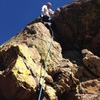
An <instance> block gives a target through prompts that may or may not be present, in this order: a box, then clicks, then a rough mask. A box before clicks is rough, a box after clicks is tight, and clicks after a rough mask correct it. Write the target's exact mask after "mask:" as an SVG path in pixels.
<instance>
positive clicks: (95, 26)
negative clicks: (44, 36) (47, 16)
mask: <svg viewBox="0 0 100 100" xmlns="http://www.w3.org/2000/svg"><path fill="white" fill-rule="evenodd" d="M99 6H100V1H99V0H76V2H73V3H71V4H69V5H65V6H63V7H61V9H60V10H58V11H57V12H56V13H55V16H54V18H53V19H54V22H55V24H56V29H57V31H58V33H59V37H58V38H59V41H60V40H61V41H60V42H61V45H62V47H63V48H64V49H65V50H68V49H72V48H73V47H74V48H75V47H76V48H77V49H83V48H87V49H89V50H92V52H93V53H95V54H98V56H100V52H99V51H100V40H99V39H100V15H99V13H100V8H99Z"/></svg>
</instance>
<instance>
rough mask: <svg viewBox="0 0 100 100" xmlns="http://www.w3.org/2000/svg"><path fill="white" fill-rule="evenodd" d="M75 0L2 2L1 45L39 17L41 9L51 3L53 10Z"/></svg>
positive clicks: (0, 13)
mask: <svg viewBox="0 0 100 100" xmlns="http://www.w3.org/2000/svg"><path fill="white" fill-rule="evenodd" d="M72 1H73V0H49V1H48V0H0V45H2V44H3V43H4V42H7V41H8V40H9V39H10V38H12V37H13V36H15V35H16V34H17V33H19V32H20V31H21V30H22V29H23V28H24V27H25V26H26V25H27V24H28V23H29V22H31V21H32V20H34V19H35V18H37V17H39V15H40V13H41V7H42V6H43V5H44V4H46V3H47V2H51V3H52V6H51V9H52V10H54V11H55V10H56V9H57V8H58V7H59V8H60V7H61V6H64V5H66V4H69V3H71V2H72Z"/></svg>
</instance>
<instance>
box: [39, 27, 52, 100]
mask: <svg viewBox="0 0 100 100" xmlns="http://www.w3.org/2000/svg"><path fill="white" fill-rule="evenodd" d="M50 30H51V33H52V40H51V42H50V48H49V50H48V53H47V60H46V66H45V69H44V77H43V80H42V85H41V88H40V93H39V97H38V100H40V99H41V95H42V90H43V85H44V80H45V76H46V69H47V67H48V60H49V57H50V51H51V48H52V42H53V31H52V29H51V27H50Z"/></svg>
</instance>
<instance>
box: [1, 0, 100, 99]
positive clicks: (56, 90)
mask: <svg viewBox="0 0 100 100" xmlns="http://www.w3.org/2000/svg"><path fill="white" fill-rule="evenodd" d="M99 5H100V1H99V0H77V1H75V2H73V3H71V4H69V5H65V6H63V7H61V8H59V10H57V11H56V12H55V14H54V16H53V21H54V24H53V26H52V29H53V32H54V36H55V37H54V38H55V39H53V38H52V36H51V34H50V32H52V31H50V30H49V29H48V28H47V27H46V26H45V25H44V24H42V23H41V22H39V19H38V18H37V19H36V20H34V21H32V22H31V23H29V24H28V25H27V26H26V27H25V28H24V29H23V30H21V32H19V33H18V34H17V35H16V36H14V37H12V38H11V39H10V40H9V41H7V42H6V43H4V44H3V45H1V46H0V99H2V100H38V98H39V96H40V95H39V93H40V89H41V88H42V95H41V97H40V98H41V100H99V98H100V57H99V56H100V52H99V50H100V40H99V36H100V30H99V25H100V21H99V19H100V15H99V12H100V10H99ZM55 40H56V41H55Z"/></svg>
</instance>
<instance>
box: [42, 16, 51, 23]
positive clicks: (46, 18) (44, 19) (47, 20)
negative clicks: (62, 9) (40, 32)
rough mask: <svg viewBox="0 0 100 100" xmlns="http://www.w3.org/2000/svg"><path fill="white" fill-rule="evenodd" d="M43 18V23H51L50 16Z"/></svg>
mask: <svg viewBox="0 0 100 100" xmlns="http://www.w3.org/2000/svg"><path fill="white" fill-rule="evenodd" d="M41 18H42V22H51V20H49V18H50V17H48V16H43V17H41Z"/></svg>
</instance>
